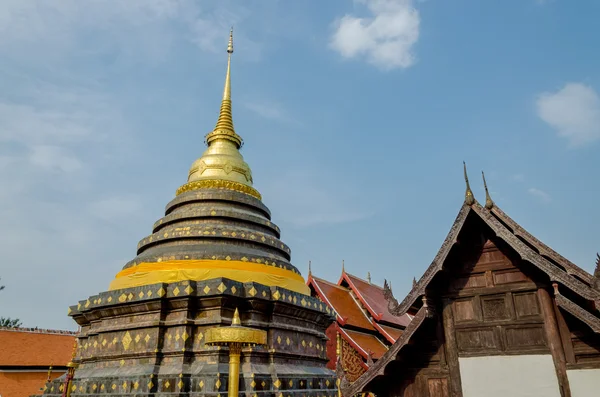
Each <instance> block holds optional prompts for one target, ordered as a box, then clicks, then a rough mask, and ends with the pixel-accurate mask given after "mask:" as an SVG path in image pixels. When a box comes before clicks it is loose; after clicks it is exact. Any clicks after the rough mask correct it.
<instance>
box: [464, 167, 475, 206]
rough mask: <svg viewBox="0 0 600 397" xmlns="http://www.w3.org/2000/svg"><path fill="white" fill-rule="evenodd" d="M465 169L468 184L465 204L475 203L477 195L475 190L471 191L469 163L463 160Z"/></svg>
mask: <svg viewBox="0 0 600 397" xmlns="http://www.w3.org/2000/svg"><path fill="white" fill-rule="evenodd" d="M463 169H464V173H465V183H466V184H467V190H466V192H465V204H467V205H473V204H474V203H475V196H473V192H472V191H471V186H470V185H469V176H468V175H467V164H466V163H465V162H464V161H463Z"/></svg>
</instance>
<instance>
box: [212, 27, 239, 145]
mask: <svg viewBox="0 0 600 397" xmlns="http://www.w3.org/2000/svg"><path fill="white" fill-rule="evenodd" d="M231 54H233V28H231V30H230V31H229V43H228V44H227V73H226V74H225V87H224V88H223V99H222V101H221V109H220V111H219V118H218V119H217V125H216V126H215V129H214V130H213V131H212V132H210V133H208V134H207V135H206V143H207V144H208V145H209V146H210V143H211V142H212V141H214V140H216V139H227V140H229V141H232V142H233V143H235V144H236V146H237V147H238V148H240V147H241V146H242V143H243V141H242V137H240V136H239V135H238V134H237V133H236V132H235V129H234V127H233V116H232V114H231Z"/></svg>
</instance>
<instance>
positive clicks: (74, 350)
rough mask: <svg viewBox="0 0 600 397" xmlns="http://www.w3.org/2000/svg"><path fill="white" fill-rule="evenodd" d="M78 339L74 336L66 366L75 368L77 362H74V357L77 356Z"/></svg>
mask: <svg viewBox="0 0 600 397" xmlns="http://www.w3.org/2000/svg"><path fill="white" fill-rule="evenodd" d="M78 342H79V340H78V339H77V338H75V343H74V344H73V352H72V353H71V361H69V362H68V363H67V367H69V368H76V367H77V364H76V363H75V357H76V356H77V345H78Z"/></svg>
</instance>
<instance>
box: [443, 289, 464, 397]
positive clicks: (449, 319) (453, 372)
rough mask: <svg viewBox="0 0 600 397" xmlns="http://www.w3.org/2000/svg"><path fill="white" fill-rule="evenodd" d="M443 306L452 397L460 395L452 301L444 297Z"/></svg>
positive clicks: (460, 386) (460, 396) (460, 385)
mask: <svg viewBox="0 0 600 397" xmlns="http://www.w3.org/2000/svg"><path fill="white" fill-rule="evenodd" d="M443 306H444V307H443V310H442V313H443V322H444V339H445V341H444V347H445V349H446V354H445V356H446V362H447V363H448V373H449V375H450V395H451V396H452V397H462V395H463V394H462V382H461V380H460V367H459V364H458V344H457V343H456V333H455V330H454V313H453V312H452V301H451V300H449V299H444V302H443Z"/></svg>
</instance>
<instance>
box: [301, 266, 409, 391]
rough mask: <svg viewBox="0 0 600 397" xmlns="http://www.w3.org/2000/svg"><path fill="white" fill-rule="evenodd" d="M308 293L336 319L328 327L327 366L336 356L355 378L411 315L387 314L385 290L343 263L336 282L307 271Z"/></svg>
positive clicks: (334, 362)
mask: <svg viewBox="0 0 600 397" xmlns="http://www.w3.org/2000/svg"><path fill="white" fill-rule="evenodd" d="M307 284H308V286H309V287H310V290H311V295H312V296H314V297H317V298H318V299H319V300H321V301H323V302H324V303H326V304H327V306H328V307H329V308H330V309H331V310H332V311H333V313H334V314H335V318H336V321H335V322H334V323H332V324H331V325H330V326H329V328H328V329H327V332H326V333H327V336H328V338H329V341H328V342H327V345H326V346H327V357H328V359H329V362H328V364H327V367H328V368H331V369H335V368H336V366H337V362H338V358H339V361H340V363H341V365H342V366H343V368H344V369H345V372H346V377H347V378H348V379H349V380H351V381H354V380H355V379H357V378H358V377H359V376H360V375H362V374H363V373H364V372H365V371H366V370H367V369H369V366H370V365H372V364H373V363H374V362H376V361H377V360H379V359H380V358H381V357H382V356H383V355H384V354H385V353H386V352H387V351H388V349H389V348H390V346H392V344H394V342H396V340H397V339H398V338H399V337H400V335H402V331H403V330H404V328H406V326H407V325H408V324H409V323H410V320H411V318H412V316H411V315H410V314H405V315H404V316H401V317H397V316H394V315H392V314H390V312H389V310H388V307H387V304H386V300H385V297H384V290H383V288H382V287H380V286H378V285H375V284H373V283H372V282H371V275H370V273H369V274H368V276H367V279H366V280H363V279H361V278H359V277H356V276H354V275H351V274H349V273H348V272H346V270H345V269H344V268H343V267H342V275H341V277H340V279H339V280H338V282H337V283H331V282H329V281H326V280H323V279H321V278H318V277H315V275H314V274H313V273H312V271H309V273H308V279H307Z"/></svg>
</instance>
